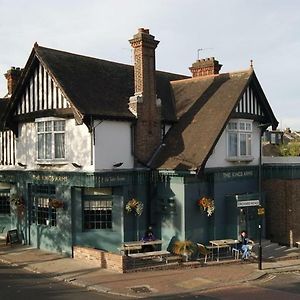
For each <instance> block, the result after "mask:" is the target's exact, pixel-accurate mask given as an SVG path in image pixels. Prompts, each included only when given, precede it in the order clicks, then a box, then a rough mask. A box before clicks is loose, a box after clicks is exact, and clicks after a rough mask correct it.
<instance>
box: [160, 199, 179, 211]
mask: <svg viewBox="0 0 300 300" xmlns="http://www.w3.org/2000/svg"><path fill="white" fill-rule="evenodd" d="M160 207H161V213H162V214H164V215H174V214H175V213H176V199H175V197H170V198H161V199H160Z"/></svg>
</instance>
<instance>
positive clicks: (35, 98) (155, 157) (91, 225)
mask: <svg viewBox="0 0 300 300" xmlns="http://www.w3.org/2000/svg"><path fill="white" fill-rule="evenodd" d="M158 43H159V42H158V41H157V40H155V39H154V36H152V35H150V33H149V30H147V29H143V28H141V29H139V30H138V32H137V33H136V34H135V35H134V36H133V38H132V39H131V40H130V44H131V46H132V47H133V49H134V66H130V65H125V64H119V63H115V62H110V61H105V60H100V59H96V58H91V57H86V56H82V55H77V54H72V53H68V52H63V51H59V50H54V49H49V48H45V47H41V46H39V45H38V44H35V45H34V47H33V49H32V52H31V54H30V56H29V58H28V61H27V63H26V65H25V67H24V69H23V70H21V69H16V68H14V69H11V70H9V71H8V72H7V74H6V78H7V80H8V95H6V97H5V98H3V99H1V100H0V109H1V114H0V125H1V130H2V131H1V142H0V149H1V152H0V157H1V165H0V201H1V202H0V225H1V226H3V227H5V230H4V232H5V231H7V230H8V229H11V228H18V229H19V231H20V232H22V233H23V236H24V240H25V242H27V243H30V244H32V245H34V246H36V247H38V248H43V249H47V250H51V251H56V252H64V253H67V254H71V253H72V247H73V246H74V245H82V246H90V247H95V248H100V249H104V250H107V251H111V252H117V251H118V250H117V248H118V247H119V246H120V244H121V242H123V241H126V240H133V239H137V238H140V237H141V236H142V234H143V232H144V231H145V229H146V228H147V227H148V226H149V225H151V226H152V227H153V230H154V232H155V235H156V236H158V237H160V238H162V239H163V240H164V241H165V243H164V244H163V247H164V248H167V246H168V243H169V241H170V240H171V239H172V238H173V237H176V238H178V239H191V240H193V241H195V242H196V241H201V242H203V243H207V242H208V241H209V240H211V239H216V238H224V237H236V236H237V235H238V232H239V230H241V229H248V231H249V233H250V234H251V235H252V236H253V237H255V236H256V231H257V222H258V219H257V206H250V207H249V206H247V201H248V202H249V201H252V200H253V201H257V200H259V199H260V198H261V197H260V196H259V195H258V193H259V181H258V178H259V176H258V172H259V160H260V139H261V135H262V133H263V131H264V130H265V126H266V124H268V125H271V126H272V128H273V129H274V130H275V129H276V127H277V125H278V122H277V120H276V118H275V116H274V114H273V112H272V109H271V107H270V105H269V103H268V101H267V99H266V97H265V94H264V92H263V90H262V88H261V86H260V84H259V81H258V79H257V77H256V75H255V72H254V70H253V67H252V66H250V68H249V69H247V70H244V71H238V72H232V73H220V69H221V64H220V63H219V62H218V61H217V60H216V59H214V58H207V59H201V60H197V61H196V62H195V63H194V64H192V66H191V67H190V70H191V72H192V77H188V76H184V75H178V74H171V73H167V72H161V71H156V68H155V49H156V47H157V45H158ZM202 198H203V199H206V200H207V201H209V199H213V202H214V208H215V209H214V212H213V213H212V215H211V216H208V215H207V211H203V209H202V208H201V207H199V206H198V203H199V199H202ZM131 199H137V200H138V201H140V203H142V204H143V213H142V215H141V216H136V215H135V214H132V213H127V211H126V204H128V201H129V200H131ZM260 200H261V201H262V199H260ZM260 204H262V203H260ZM256 205H258V204H256Z"/></svg>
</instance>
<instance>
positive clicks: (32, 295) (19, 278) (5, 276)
mask: <svg viewBox="0 0 300 300" xmlns="http://www.w3.org/2000/svg"><path fill="white" fill-rule="evenodd" d="M0 299H1V300H41V299H43V300H48V299H52V300H53V299H55V300H67V299H68V300H70V299H72V300H100V299H101V300H109V299H110V300H111V299H124V298H121V297H116V296H113V295H108V294H102V293H98V292H93V291H87V290H86V289H84V288H79V287H74V286H71V285H70V284H66V283H63V282H58V281H54V280H51V279H49V278H47V277H45V276H43V275H41V274H35V273H32V272H29V271H26V270H24V269H22V268H20V267H12V266H10V265H5V264H1V263H0Z"/></svg>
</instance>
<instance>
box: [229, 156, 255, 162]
mask: <svg viewBox="0 0 300 300" xmlns="http://www.w3.org/2000/svg"><path fill="white" fill-rule="evenodd" d="M226 160H227V161H232V162H238V161H245V162H247V161H252V160H254V157H253V156H230V157H227V158H226Z"/></svg>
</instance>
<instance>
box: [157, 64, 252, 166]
mask: <svg viewBox="0 0 300 300" xmlns="http://www.w3.org/2000/svg"><path fill="white" fill-rule="evenodd" d="M253 76H254V71H253V70H252V69H249V70H246V71H241V72H236V73H226V74H220V75H216V76H206V77H196V78H191V79H186V80H179V81H174V82H172V83H171V84H172V88H173V91H174V95H175V103H176V112H177V117H178V118H179V121H178V123H177V124H175V125H174V126H173V127H172V128H171V129H170V131H169V132H168V133H167V135H166V137H165V140H164V144H165V146H164V147H162V148H161V152H160V154H159V155H158V156H157V159H156V161H154V163H153V167H155V168H159V169H178V170H198V169H199V168H201V166H203V164H204V163H205V162H206V161H207V159H208V157H209V154H210V153H211V151H212V149H213V147H214V146H215V144H216V143H217V141H218V139H219V137H220V135H221V134H222V132H223V130H224V128H225V126H226V123H227V121H228V120H229V118H230V115H231V113H232V112H233V110H234V108H235V106H236V104H237V102H238V100H239V99H240V97H241V95H242V93H243V92H244V90H245V88H246V87H247V85H248V84H249V81H250V79H251V78H252V77H253ZM255 78H256V77H255Z"/></svg>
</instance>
